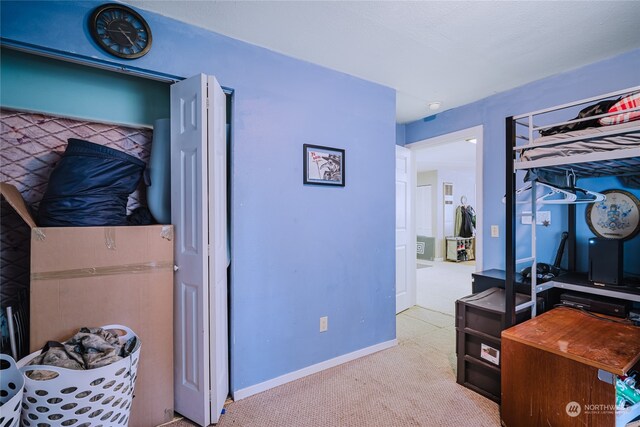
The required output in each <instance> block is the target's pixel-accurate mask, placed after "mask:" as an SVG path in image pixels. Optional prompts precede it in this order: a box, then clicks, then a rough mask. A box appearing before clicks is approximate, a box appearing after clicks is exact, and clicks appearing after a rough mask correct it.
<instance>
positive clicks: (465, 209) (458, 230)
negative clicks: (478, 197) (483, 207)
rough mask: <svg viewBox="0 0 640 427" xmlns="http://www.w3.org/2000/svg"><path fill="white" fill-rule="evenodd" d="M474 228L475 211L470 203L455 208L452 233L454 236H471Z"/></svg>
mask: <svg viewBox="0 0 640 427" xmlns="http://www.w3.org/2000/svg"><path fill="white" fill-rule="evenodd" d="M475 228H476V211H475V210H473V208H472V207H471V206H470V205H460V206H458V207H457V208H456V221H455V227H454V234H455V236H456V237H472V236H473V232H474V230H475Z"/></svg>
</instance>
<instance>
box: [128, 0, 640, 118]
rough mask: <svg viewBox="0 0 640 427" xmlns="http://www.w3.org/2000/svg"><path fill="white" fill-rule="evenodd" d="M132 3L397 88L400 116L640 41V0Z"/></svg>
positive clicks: (421, 113)
mask: <svg viewBox="0 0 640 427" xmlns="http://www.w3.org/2000/svg"><path fill="white" fill-rule="evenodd" d="M126 3H129V4H131V5H133V6H136V7H139V8H142V9H147V10H151V11H155V12H158V13H160V14H162V15H166V16H170V17H173V18H175V19H178V20H181V21H184V22H188V23H191V24H193V25H197V26H200V27H204V28H208V29H210V30H212V31H215V32H218V33H221V34H225V35H227V36H230V37H233V38H236V39H240V40H244V41H246V42H249V43H252V44H255V45H259V46H263V47H265V48H268V49H270V50H273V51H276V52H281V53H283V54H286V55H289V56H292V57H295V58H299V59H302V60H305V61H309V62H312V63H315V64H319V65H322V66H325V67H328V68H332V69H335V70H339V71H342V72H344V73H347V74H351V75H353V76H357V77H360V78H363V79H365V80H369V81H372V82H376V83H380V84H382V85H385V86H389V87H392V88H395V89H396V91H397V121H398V122H399V123H406V122H409V121H413V120H417V119H420V118H422V117H425V116H429V115H432V114H434V113H436V112H434V111H429V109H428V107H427V104H428V103H429V102H432V101H440V102H442V107H441V109H440V111H443V110H447V109H451V108H454V107H457V106H460V105H464V104H467V103H470V102H473V101H476V100H478V99H482V98H485V97H487V96H490V95H492V94H494V93H497V92H502V91H505V90H508V89H511V88H514V87H517V86H520V85H522V84H525V83H528V82H530V81H534V80H538V79H541V78H543V77H546V76H550V75H553V74H557V73H560V72H563V71H566V70H569V69H573V68H577V67H580V66H582V65H586V64H589V63H592V62H596V61H598V60H601V59H604V58H608V57H612V56H615V55H617V54H619V53H622V52H626V51H629V50H632V49H635V48H638V47H640V30H639V27H638V25H639V24H638V23H639V22H640V1H474V2H466V1H228V0H227V1H216V0H214V1H211V0H209V1H167V0H139V1H126ZM612 77H613V76H603V78H612Z"/></svg>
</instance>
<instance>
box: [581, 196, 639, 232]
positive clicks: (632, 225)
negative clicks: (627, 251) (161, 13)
mask: <svg viewBox="0 0 640 427" xmlns="http://www.w3.org/2000/svg"><path fill="white" fill-rule="evenodd" d="M602 194H604V195H605V196H606V199H605V200H603V201H601V202H596V203H592V204H590V205H589V206H588V207H587V209H586V211H585V217H586V218H585V219H586V221H587V225H588V226H589V229H590V230H591V232H593V234H595V235H596V237H601V238H604V239H622V240H629V239H632V238H633V237H635V236H636V235H637V234H638V232H640V201H639V200H638V198H637V197H636V196H634V195H633V194H631V193H630V192H628V191H624V190H606V191H603V192H602Z"/></svg>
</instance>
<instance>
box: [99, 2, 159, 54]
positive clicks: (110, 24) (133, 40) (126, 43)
mask: <svg viewBox="0 0 640 427" xmlns="http://www.w3.org/2000/svg"><path fill="white" fill-rule="evenodd" d="M89 31H90V33H91V36H92V37H93V39H94V40H95V41H96V43H98V45H99V46H100V47H101V48H102V49H104V50H105V51H107V52H109V53H110V54H112V55H115V56H117V57H119V58H125V59H135V58H140V57H141V56H143V55H145V54H146V53H147V52H149V49H151V29H150V28H149V25H148V24H147V22H146V21H145V20H144V18H143V17H142V16H140V14H139V13H138V12H136V11H135V10H133V9H131V8H130V7H127V6H124V5H122V4H117V3H109V4H104V5H102V6H99V7H97V8H96V10H94V11H93V13H92V14H91V18H90V19H89Z"/></svg>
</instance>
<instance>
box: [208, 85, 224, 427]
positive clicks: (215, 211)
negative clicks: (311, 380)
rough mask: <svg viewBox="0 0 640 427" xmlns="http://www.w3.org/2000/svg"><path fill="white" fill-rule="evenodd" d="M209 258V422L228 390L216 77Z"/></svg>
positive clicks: (220, 102) (220, 104)
mask: <svg viewBox="0 0 640 427" xmlns="http://www.w3.org/2000/svg"><path fill="white" fill-rule="evenodd" d="M208 86H209V99H210V102H211V107H210V109H209V147H210V150H209V242H210V245H211V247H212V249H213V252H212V253H211V255H210V258H209V262H210V267H209V280H210V283H211V284H212V286H213V288H212V290H211V298H212V300H211V314H210V318H211V321H212V322H213V323H212V324H211V329H210V330H211V341H210V355H211V356H210V357H211V367H212V368H211V369H212V370H211V406H210V407H211V413H210V416H211V422H212V423H215V422H218V418H219V417H220V412H221V411H222V406H223V405H224V402H225V400H226V399H227V395H228V394H229V360H228V354H229V352H228V337H229V333H228V324H227V267H228V265H229V259H228V255H227V137H226V129H227V128H226V99H225V94H224V92H223V91H222V88H221V87H220V85H219V84H218V82H217V80H216V79H215V77H212V76H210V77H209V84H208Z"/></svg>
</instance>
